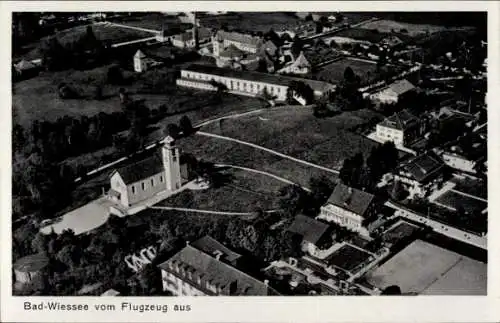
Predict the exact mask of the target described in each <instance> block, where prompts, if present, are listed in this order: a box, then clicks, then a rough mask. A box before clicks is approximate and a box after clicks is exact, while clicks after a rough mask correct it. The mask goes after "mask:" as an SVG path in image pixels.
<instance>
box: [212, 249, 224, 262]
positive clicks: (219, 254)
mask: <svg viewBox="0 0 500 323" xmlns="http://www.w3.org/2000/svg"><path fill="white" fill-rule="evenodd" d="M223 255H224V253H223V252H222V251H220V250H215V251H214V256H215V259H216V260H217V261H220V257H222V256H223Z"/></svg>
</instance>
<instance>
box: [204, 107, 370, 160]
mask: <svg viewBox="0 0 500 323" xmlns="http://www.w3.org/2000/svg"><path fill="white" fill-rule="evenodd" d="M377 116H378V115H377V114H376V113H375V112H372V111H369V110H360V111H354V112H345V113H343V114H341V115H338V116H335V117H332V118H328V119H317V118H315V117H314V116H313V115H312V112H311V110H309V109H307V108H300V107H287V108H283V109H274V110H269V111H266V112H264V113H262V114H260V115H259V116H255V115H254V116H245V117H242V118H238V119H234V120H226V121H224V123H223V125H222V129H221V128H220V125H219V124H217V125H214V124H212V125H209V126H207V127H204V128H203V129H202V130H203V131H206V132H212V133H215V134H221V135H224V136H228V137H232V138H236V139H240V140H244V141H248V142H251V143H254V144H257V145H261V146H263V147H266V148H270V149H275V150H276V151H278V152H280V153H283V154H287V155H290V156H292V157H295V158H299V159H303V160H306V161H309V162H312V163H316V164H318V165H321V166H324V167H328V168H333V169H339V168H340V167H341V166H342V163H343V160H344V159H345V158H347V157H350V156H352V155H354V154H356V153H357V152H362V153H365V154H366V153H368V152H370V150H371V148H372V147H374V145H376V143H374V142H373V141H371V140H369V139H366V138H364V137H363V136H360V135H357V134H354V133H352V132H350V131H349V130H348V129H350V128H351V127H353V126H355V125H358V124H361V123H364V122H366V120H370V119H371V118H374V117H377Z"/></svg>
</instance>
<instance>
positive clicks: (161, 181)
mask: <svg viewBox="0 0 500 323" xmlns="http://www.w3.org/2000/svg"><path fill="white" fill-rule="evenodd" d="M160 183H163V175H160Z"/></svg>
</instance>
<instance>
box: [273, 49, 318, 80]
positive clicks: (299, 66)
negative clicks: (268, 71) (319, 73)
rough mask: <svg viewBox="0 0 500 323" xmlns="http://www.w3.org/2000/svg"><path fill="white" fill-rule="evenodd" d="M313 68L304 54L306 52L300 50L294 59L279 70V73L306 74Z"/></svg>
mask: <svg viewBox="0 0 500 323" xmlns="http://www.w3.org/2000/svg"><path fill="white" fill-rule="evenodd" d="M311 68H312V65H311V63H310V62H309V60H308V59H307V58H306V56H305V55H304V52H300V54H299V56H297V58H296V59H295V60H294V61H292V62H289V63H288V64H287V65H285V66H284V67H283V68H282V69H280V70H278V73H285V74H298V75H305V74H308V73H310V72H311Z"/></svg>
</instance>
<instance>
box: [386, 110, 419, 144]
mask: <svg viewBox="0 0 500 323" xmlns="http://www.w3.org/2000/svg"><path fill="white" fill-rule="evenodd" d="M421 130H422V128H421V125H420V122H419V120H418V118H417V117H415V116H414V115H413V114H411V113H410V112H408V111H407V110H402V111H400V112H396V113H394V114H393V115H392V116H390V117H388V118H385V119H384V120H383V121H381V122H380V123H378V124H377V126H376V136H377V137H378V138H379V139H380V140H381V141H384V142H386V141H392V142H394V144H395V145H396V146H407V145H408V144H410V143H412V142H414V141H415V140H417V139H419V137H420V135H422V133H421Z"/></svg>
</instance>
